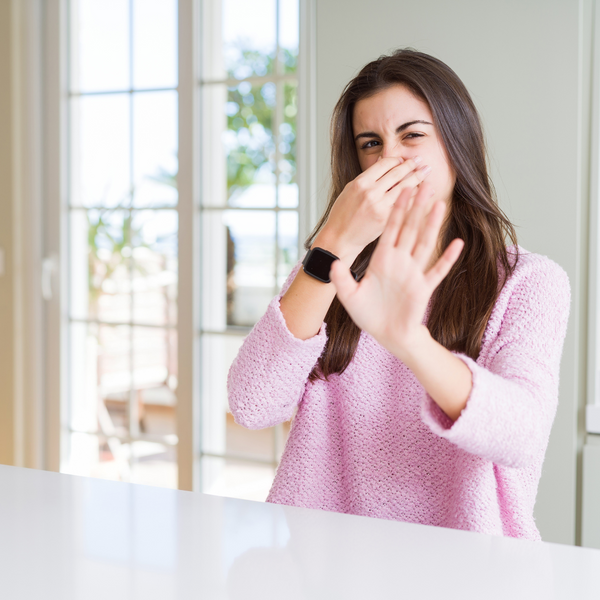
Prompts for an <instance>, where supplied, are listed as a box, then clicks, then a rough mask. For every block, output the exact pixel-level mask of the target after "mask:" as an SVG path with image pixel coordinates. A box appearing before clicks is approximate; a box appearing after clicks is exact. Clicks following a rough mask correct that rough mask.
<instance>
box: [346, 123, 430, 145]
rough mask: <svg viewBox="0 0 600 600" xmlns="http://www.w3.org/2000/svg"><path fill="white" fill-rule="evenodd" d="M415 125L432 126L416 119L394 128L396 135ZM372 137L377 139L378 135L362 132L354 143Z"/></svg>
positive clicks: (372, 132)
mask: <svg viewBox="0 0 600 600" xmlns="http://www.w3.org/2000/svg"><path fill="white" fill-rule="evenodd" d="M416 123H422V124H423V125H433V123H430V122H429V121H422V120H420V119H418V120H416V121H408V123H403V124H402V125H400V126H399V127H396V134H399V133H402V132H403V131H404V130H405V129H406V128H407V127H410V126H411V125H415V124H416ZM374 137H379V135H377V134H376V133H375V132H374V131H363V132H362V133H359V134H358V135H357V136H356V137H355V138H354V141H355V142H356V141H357V140H358V139H359V138H374Z"/></svg>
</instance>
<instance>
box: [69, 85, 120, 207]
mask: <svg viewBox="0 0 600 600" xmlns="http://www.w3.org/2000/svg"><path fill="white" fill-rule="evenodd" d="M70 116H71V149H70V152H71V168H70V172H71V204H72V205H73V206H118V205H124V206H127V205H128V204H129V192H130V187H131V184H130V181H131V178H130V175H131V174H130V164H131V163H130V147H129V123H130V114H129V95H125V94H115V95H106V96H83V97H79V98H74V99H73V100H72V102H71V115H70Z"/></svg>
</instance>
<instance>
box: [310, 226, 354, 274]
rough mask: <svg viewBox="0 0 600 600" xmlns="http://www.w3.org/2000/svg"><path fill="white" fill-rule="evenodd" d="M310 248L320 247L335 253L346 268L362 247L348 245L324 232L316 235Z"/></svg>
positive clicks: (350, 264)
mask: <svg viewBox="0 0 600 600" xmlns="http://www.w3.org/2000/svg"><path fill="white" fill-rule="evenodd" d="M312 248H322V249H323V250H327V251H328V252H331V253H332V254H335V255H336V256H337V257H338V258H339V259H340V260H341V261H342V262H343V263H344V264H345V265H346V266H347V267H348V268H350V267H351V266H352V263H353V262H354V260H355V259H356V257H357V256H358V255H359V254H360V252H361V251H362V248H356V247H350V246H348V245H347V244H344V243H343V242H340V240H338V239H335V238H334V237H333V236H331V235H328V234H326V233H324V232H320V233H319V234H318V235H317V237H316V238H315V239H314V241H313V243H312V245H311V249H312Z"/></svg>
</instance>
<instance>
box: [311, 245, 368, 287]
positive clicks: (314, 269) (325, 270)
mask: <svg viewBox="0 0 600 600" xmlns="http://www.w3.org/2000/svg"><path fill="white" fill-rule="evenodd" d="M334 260H338V257H337V256H336V255H335V254H332V253H331V252H328V251H327V250H323V248H318V247H315V248H312V249H311V250H309V251H308V252H307V253H306V256H305V257H304V260H303V261H302V267H303V268H304V272H305V273H306V274H307V275H310V276H311V277H314V278H315V279H318V280H319V281H322V282H323V283H331V279H330V278H329V271H330V270H331V264H332V263H333V261H334ZM350 272H351V273H352V276H353V277H354V279H357V277H356V273H354V272H353V271H350Z"/></svg>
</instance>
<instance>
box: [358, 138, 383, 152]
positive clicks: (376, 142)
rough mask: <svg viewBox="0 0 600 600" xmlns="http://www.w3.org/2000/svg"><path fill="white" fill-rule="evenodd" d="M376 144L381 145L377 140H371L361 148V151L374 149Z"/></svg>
mask: <svg viewBox="0 0 600 600" xmlns="http://www.w3.org/2000/svg"><path fill="white" fill-rule="evenodd" d="M375 144H379V142H378V141H377V140H369V141H368V142H365V143H364V144H363V145H362V146H361V149H362V150H366V149H367V148H374V147H375Z"/></svg>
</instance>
